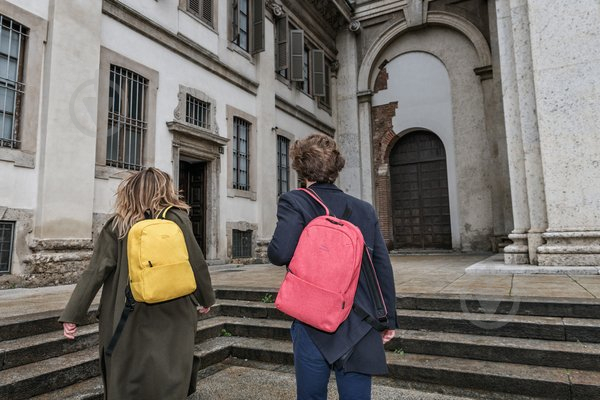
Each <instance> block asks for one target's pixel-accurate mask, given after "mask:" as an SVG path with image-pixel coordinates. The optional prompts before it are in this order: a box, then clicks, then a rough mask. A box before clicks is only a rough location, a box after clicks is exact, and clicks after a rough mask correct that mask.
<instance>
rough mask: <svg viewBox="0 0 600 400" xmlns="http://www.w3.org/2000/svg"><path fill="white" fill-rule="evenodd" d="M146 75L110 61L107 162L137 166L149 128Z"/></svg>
mask: <svg viewBox="0 0 600 400" xmlns="http://www.w3.org/2000/svg"><path fill="white" fill-rule="evenodd" d="M147 92H148V79H146V78H144V77H143V76H141V75H139V74H136V73H135V72H133V71H130V70H128V69H125V68H122V67H119V66H116V65H111V66H110V86H109V96H108V132H107V145H106V165H109V166H112V167H117V168H124V169H131V170H140V169H141V168H142V165H143V160H142V154H143V149H144V138H145V136H146V131H147V129H148V123H147V115H146V96H147Z"/></svg>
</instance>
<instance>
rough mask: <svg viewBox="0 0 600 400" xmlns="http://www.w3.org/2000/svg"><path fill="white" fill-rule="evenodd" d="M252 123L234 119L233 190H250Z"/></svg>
mask: <svg viewBox="0 0 600 400" xmlns="http://www.w3.org/2000/svg"><path fill="white" fill-rule="evenodd" d="M250 126H251V124H250V122H248V121H246V120H243V119H241V118H238V117H233V188H234V189H239V190H250V174H249V171H250V151H249V150H250V149H249V145H250Z"/></svg>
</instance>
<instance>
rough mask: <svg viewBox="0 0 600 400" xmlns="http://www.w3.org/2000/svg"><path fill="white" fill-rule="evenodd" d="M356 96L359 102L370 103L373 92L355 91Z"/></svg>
mask: <svg viewBox="0 0 600 400" xmlns="http://www.w3.org/2000/svg"><path fill="white" fill-rule="evenodd" d="M356 97H357V98H358V102H359V103H370V102H371V98H372V97H373V92H372V91H371V90H362V91H360V92H357V93H356Z"/></svg>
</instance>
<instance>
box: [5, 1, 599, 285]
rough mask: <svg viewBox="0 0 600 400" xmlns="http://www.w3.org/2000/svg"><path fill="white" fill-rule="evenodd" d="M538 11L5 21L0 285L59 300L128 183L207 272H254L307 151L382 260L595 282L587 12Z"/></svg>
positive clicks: (595, 40)
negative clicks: (384, 252)
mask: <svg viewBox="0 0 600 400" xmlns="http://www.w3.org/2000/svg"><path fill="white" fill-rule="evenodd" d="M552 3H553V5H552V6H551V7H549V6H548V5H547V0H378V1H373V0H354V1H345V0H307V1H303V2H298V1H292V0H248V1H233V2H232V1H216V0H212V1H203V2H200V1H197V0H158V1H148V2H139V1H135V0H96V1H83V0H40V1H35V2H32V1H24V0H0V15H1V16H2V17H1V18H2V19H1V21H0V25H1V32H0V33H1V35H0V36H1V42H0V60H3V62H4V64H0V80H2V82H3V85H2V87H3V88H4V93H1V92H0V98H2V97H3V96H4V103H2V104H1V106H2V107H0V108H1V110H0V114H1V116H2V120H3V124H4V125H2V131H1V132H0V274H3V273H4V274H8V275H5V276H4V278H2V279H4V280H6V279H9V278H10V279H12V278H14V277H19V279H21V280H23V282H32V283H34V284H50V283H56V282H65V281H72V280H74V279H75V278H76V276H77V274H78V272H79V271H80V269H81V268H82V267H83V266H84V265H85V264H86V262H87V261H88V260H89V257H90V254H91V251H92V246H93V238H94V236H95V234H96V233H97V232H98V230H99V229H100V227H101V226H102V225H103V223H104V222H105V221H106V219H107V218H108V216H109V215H110V213H111V210H112V206H113V202H114V192H115V190H116V187H117V186H118V184H119V183H120V182H121V180H122V179H123V177H124V176H127V174H129V173H130V171H131V170H137V169H139V168H141V167H145V166H156V167H158V168H161V169H163V170H165V171H168V172H169V173H171V174H172V176H173V178H174V180H175V181H176V183H177V185H178V187H179V188H180V189H181V190H182V193H183V195H184V197H185V198H186V200H187V201H188V202H190V204H191V205H192V214H191V218H192V221H193V223H194V227H195V232H196V236H197V239H198V241H199V243H200V244H201V246H202V247H203V249H204V250H205V253H206V256H207V259H208V260H209V261H210V262H211V263H224V262H230V261H232V260H233V261H241V262H254V261H257V260H264V256H265V254H264V251H265V247H266V245H267V244H268V241H269V239H270V236H271V234H272V232H273V230H274V227H275V223H276V216H275V209H276V205H277V198H278V195H279V194H280V193H281V192H282V191H286V190H291V189H293V188H295V187H296V186H297V177H296V176H295V174H294V172H293V171H292V170H291V169H290V166H289V162H288V161H287V151H288V150H289V144H290V143H291V142H293V140H295V139H298V138H302V137H305V136H306V135H308V134H310V133H312V132H315V131H318V132H324V133H326V134H329V135H332V136H334V137H335V138H336V140H337V141H338V142H339V143H340V145H341V147H342V149H343V151H344V154H345V156H346V159H347V162H346V167H345V169H344V170H343V172H342V174H341V176H340V178H339V181H338V184H339V186H340V187H341V188H342V189H344V190H345V191H347V192H348V193H350V194H352V195H355V196H357V197H360V198H362V199H364V200H367V201H370V202H372V203H373V204H374V205H375V207H376V209H377V211H378V213H379V218H380V226H381V229H382V233H383V235H384V237H385V239H386V241H387V243H388V246H389V248H390V249H398V250H411V251H414V250H426V251H429V250H432V249H451V250H455V251H465V252H469V251H490V250H492V251H502V250H503V251H504V254H505V261H506V264H507V266H508V267H507V268H510V267H509V266H510V265H512V264H533V265H541V266H548V265H554V266H556V265H561V266H564V265H566V266H569V265H578V266H581V265H584V266H585V265H600V248H599V247H598V243H599V241H598V239H599V238H600V211H599V210H600V203H599V200H598V199H600V174H599V173H598V171H599V168H600V167H599V166H598V160H599V159H600V157H599V156H600V154H599V153H600V145H599V143H600V137H599V136H600V129H599V125H598V119H597V111H598V109H600V95H599V94H598V90H597V88H598V77H599V76H600V63H599V62H598V57H599V56H598V54H599V52H598V51H597V50H598V48H600V42H599V41H600V34H599V32H598V29H599V28H598V26H600V11H599V8H600V5H599V4H598V2H597V1H596V0H581V1H578V2H577V4H571V2H552ZM2 71H5V72H4V73H3V74H2ZM7 121H8V122H7ZM7 276H8V277H9V278H7ZM23 282H19V283H23Z"/></svg>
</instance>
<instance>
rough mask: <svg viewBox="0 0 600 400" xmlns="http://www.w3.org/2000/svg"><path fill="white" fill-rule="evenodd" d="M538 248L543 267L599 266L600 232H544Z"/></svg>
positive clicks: (539, 262)
mask: <svg viewBox="0 0 600 400" xmlns="http://www.w3.org/2000/svg"><path fill="white" fill-rule="evenodd" d="M542 237H543V238H544V239H545V240H546V244H544V245H542V246H540V247H538V249H537V252H538V264H539V265H543V266H557V265H564V266H600V244H599V243H600V231H580V232H577V231H571V232H546V233H544V234H543V235H542Z"/></svg>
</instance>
